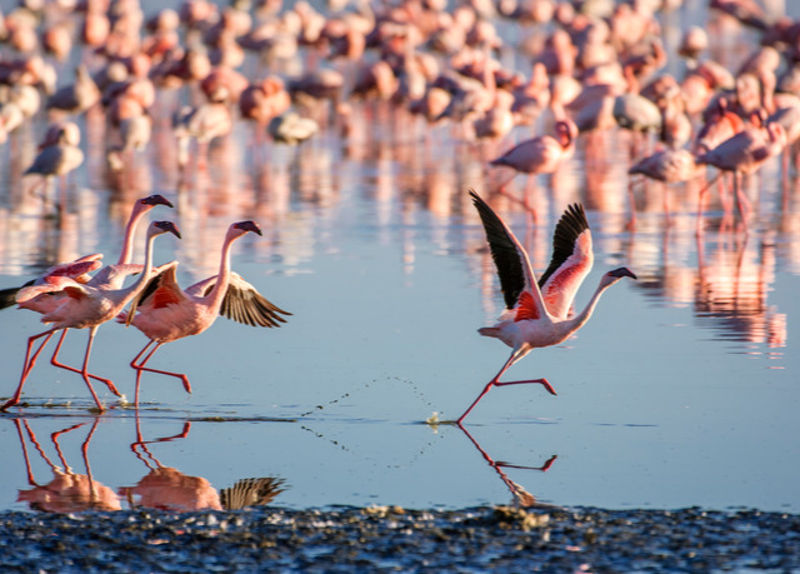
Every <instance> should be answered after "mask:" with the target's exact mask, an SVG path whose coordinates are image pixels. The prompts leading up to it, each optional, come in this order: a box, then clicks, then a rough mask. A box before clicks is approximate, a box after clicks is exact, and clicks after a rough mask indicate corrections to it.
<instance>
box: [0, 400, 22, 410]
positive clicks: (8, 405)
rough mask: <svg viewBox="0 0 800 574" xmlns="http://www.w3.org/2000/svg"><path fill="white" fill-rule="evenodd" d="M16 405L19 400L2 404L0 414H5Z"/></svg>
mask: <svg viewBox="0 0 800 574" xmlns="http://www.w3.org/2000/svg"><path fill="white" fill-rule="evenodd" d="M17 404H19V399H16V398H14V399H8V400H7V401H6V402H5V403H3V406H2V407H0V413H4V412H6V411H7V410H8V409H9V408H11V407H13V406H14V405H17Z"/></svg>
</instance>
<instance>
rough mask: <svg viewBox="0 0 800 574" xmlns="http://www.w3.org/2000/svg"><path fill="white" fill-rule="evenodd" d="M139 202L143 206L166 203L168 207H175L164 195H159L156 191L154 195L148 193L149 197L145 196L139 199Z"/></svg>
mask: <svg viewBox="0 0 800 574" xmlns="http://www.w3.org/2000/svg"><path fill="white" fill-rule="evenodd" d="M138 203H139V204H140V205H142V206H147V207H155V206H156V205H166V206H167V207H173V205H172V203H170V201H169V200H168V199H167V198H166V197H164V196H163V195H159V194H157V193H154V194H153V195H148V196H147V197H143V198H142V199H140V200H139V201H138Z"/></svg>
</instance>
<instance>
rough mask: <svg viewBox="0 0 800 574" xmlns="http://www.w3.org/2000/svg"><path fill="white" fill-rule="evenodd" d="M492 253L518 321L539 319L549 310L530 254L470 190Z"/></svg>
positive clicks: (506, 297)
mask: <svg viewBox="0 0 800 574" xmlns="http://www.w3.org/2000/svg"><path fill="white" fill-rule="evenodd" d="M469 194H470V196H471V197H472V203H473V204H474V205H475V207H476V208H477V210H478V214H479V215H480V217H481V222H482V223H483V229H484V231H485V232H486V240H487V241H488V242H489V249H490V250H491V252H492V259H493V260H494V264H495V267H496V268H497V274H498V276H499V277H500V288H501V289H502V290H503V298H504V299H505V303H506V307H507V308H508V309H516V316H515V320H517V321H518V320H521V319H538V318H540V317H542V316H544V314H545V313H546V309H545V306H544V302H543V301H542V294H541V292H540V291H539V285H538V284H537V283H536V280H535V278H534V276H533V269H532V268H531V262H530V260H529V259H528V254H527V253H526V252H525V249H523V248H522V245H520V243H519V240H518V239H517V238H516V237H515V236H514V234H513V233H512V232H511V230H510V229H509V228H508V226H507V225H506V224H505V223H504V222H503V220H502V219H500V217H499V216H498V215H497V214H496V213H495V212H494V211H493V210H492V208H491V207H489V205H488V204H487V203H486V202H485V201H483V199H481V197H480V196H479V195H478V194H477V193H475V192H474V191H472V190H470V192H469Z"/></svg>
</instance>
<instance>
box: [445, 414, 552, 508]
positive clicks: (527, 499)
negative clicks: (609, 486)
mask: <svg viewBox="0 0 800 574" xmlns="http://www.w3.org/2000/svg"><path fill="white" fill-rule="evenodd" d="M457 426H458V428H459V429H461V432H463V433H464V434H465V435H466V436H467V438H468V439H469V440H470V442H471V443H472V444H473V446H474V447H475V448H476V449H478V452H480V453H481V456H483V458H484V460H485V461H486V462H487V463H488V464H489V466H490V467H492V468H493V469H494V471H495V472H496V473H497V476H498V477H500V480H502V481H503V484H505V485H506V488H508V490H509V492H510V493H511V496H512V497H513V502H514V504H515V505H518V506H521V507H523V508H531V507H549V506H551V505H548V504H543V503H541V502H538V501H537V500H536V497H535V496H534V495H532V494H531V493H530V492H528V491H527V490H525V487H523V486H522V485H521V484H518V483H516V482H514V481H513V480H511V479H510V478H509V476H508V474H506V472H505V471H504V470H503V469H507V468H512V469H521V470H538V471H539V472H547V471H548V470H549V469H550V467H551V466H553V463H554V462H555V461H556V458H558V457H557V455H555V454H554V455H553V456H551V457H550V458H549V459H547V460H546V461H545V463H544V464H543V465H542V466H522V465H518V464H511V463H509V462H503V461H496V460H494V459H493V458H492V457H491V456H490V455H489V453H488V452H486V451H485V450H484V449H483V447H481V445H480V443H479V442H478V441H477V440H476V439H475V437H473V436H472V434H470V432H469V431H468V430H467V429H466V427H464V426H463V425H462V424H460V423H459V424H458V425H457Z"/></svg>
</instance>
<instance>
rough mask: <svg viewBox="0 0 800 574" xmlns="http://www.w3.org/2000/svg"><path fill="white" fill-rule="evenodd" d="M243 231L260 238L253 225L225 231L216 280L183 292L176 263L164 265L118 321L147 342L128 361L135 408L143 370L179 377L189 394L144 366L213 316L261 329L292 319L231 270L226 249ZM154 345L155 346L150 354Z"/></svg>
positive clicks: (245, 223) (202, 327)
mask: <svg viewBox="0 0 800 574" xmlns="http://www.w3.org/2000/svg"><path fill="white" fill-rule="evenodd" d="M248 232H252V233H256V234H258V235H261V229H260V228H259V227H258V225H257V224H256V223H255V222H254V221H240V222H238V223H233V224H231V225H230V227H228V231H227V233H226V234H225V240H224V241H223V243H222V255H221V258H220V264H219V273H218V274H217V275H213V276H211V277H209V278H207V279H204V280H203V281H200V282H199V283H195V284H194V285H192V286H191V287H188V288H186V289H185V290H184V289H181V287H180V285H178V282H177V280H176V278H175V270H176V268H177V262H175V263H173V264H168V265H167V266H166V268H165V269H164V270H163V271H162V272H161V273H159V274H158V275H156V276H155V277H154V278H153V279H152V281H151V282H150V283H149V284H148V285H147V287H146V288H145V289H144V291H142V293H141V295H140V296H139V297H138V298H137V299H135V300H134V302H133V303H132V304H131V309H130V311H129V312H128V313H125V314H122V315H120V316H119V317H118V320H119V321H120V322H124V323H126V324H128V325H130V324H133V326H135V327H136V328H137V329H139V330H140V331H141V332H142V333H144V334H145V335H147V337H148V338H149V339H150V340H149V341H148V342H147V344H146V345H145V346H144V348H142V350H141V351H139V353H138V354H137V355H136V356H135V357H134V358H133V360H132V361H131V367H133V368H134V369H136V393H135V404H136V405H138V404H139V383H140V381H141V377H142V371H149V372H151V373H159V374H162V375H168V376H171V377H176V378H179V379H180V380H181V382H182V383H183V387H184V389H186V392H187V393H191V392H192V387H191V385H190V384H189V378H188V377H187V376H186V375H185V374H182V373H173V372H170V371H162V370H158V369H152V368H149V367H146V366H145V365H146V364H147V362H148V361H149V360H150V359H151V358H152V357H153V354H154V353H155V352H156V351H157V350H158V348H159V347H160V346H161V345H163V344H164V343H168V342H170V341H175V340H176V339H181V338H183V337H188V336H190V335H198V334H200V333H202V332H203V331H205V330H206V329H208V328H209V327H210V326H211V325H212V324H213V323H214V321H215V320H216V318H217V315H224V316H225V317H227V318H229V319H233V320H234V321H237V322H239V323H243V324H245V325H251V326H256V325H258V326H261V327H279V326H280V323H284V322H286V320H285V319H284V318H283V317H281V315H291V313H289V312H287V311H284V310H283V309H280V308H279V307H276V306H275V305H273V304H272V303H270V302H269V301H267V300H266V299H265V298H264V297H263V296H262V295H261V294H260V293H259V292H258V291H256V288H255V287H253V286H252V285H251V284H250V283H248V282H247V281H245V280H244V279H242V278H241V276H239V275H238V274H236V273H233V272H232V271H231V246H232V244H233V242H234V241H235V240H237V239H238V238H240V237H241V236H242V235H244V234H245V233H248ZM153 344H155V346H154V347H153V348H152V349H150V347H151V345H153ZM148 350H149V352H148ZM145 353H147V354H146V355H145ZM142 357H144V358H143V359H142ZM140 359H141V361H139V360H140ZM137 361H139V362H137Z"/></svg>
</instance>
